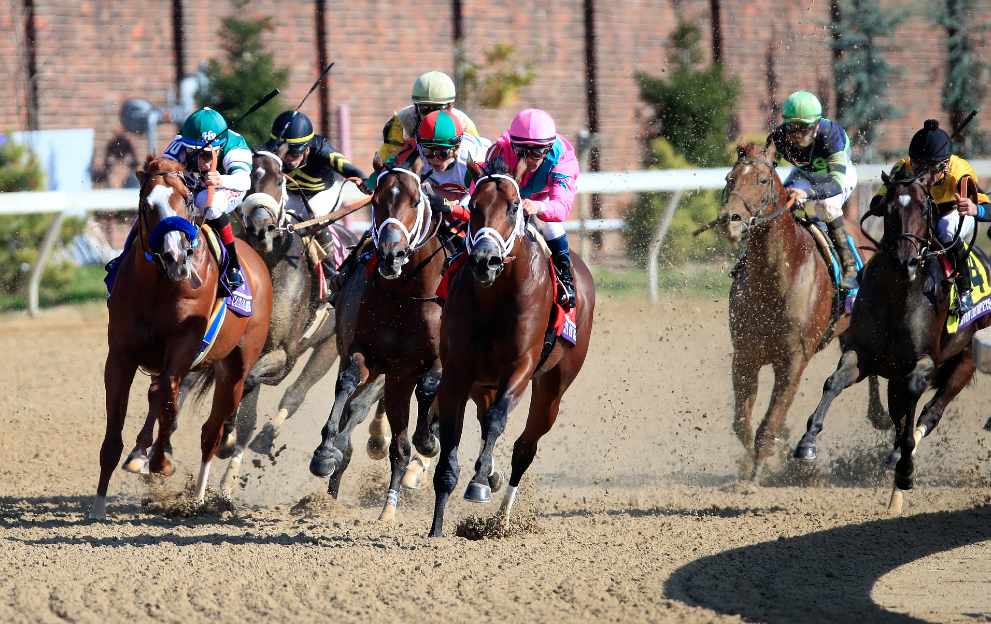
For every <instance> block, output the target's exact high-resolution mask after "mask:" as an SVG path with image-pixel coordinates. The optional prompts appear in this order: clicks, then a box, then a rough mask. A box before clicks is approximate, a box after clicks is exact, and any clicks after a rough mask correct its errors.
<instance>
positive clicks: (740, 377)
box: [733, 349, 760, 461]
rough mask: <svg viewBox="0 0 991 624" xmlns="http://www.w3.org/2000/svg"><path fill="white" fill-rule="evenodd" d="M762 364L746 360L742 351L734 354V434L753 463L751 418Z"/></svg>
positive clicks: (736, 351)
mask: <svg viewBox="0 0 991 624" xmlns="http://www.w3.org/2000/svg"><path fill="white" fill-rule="evenodd" d="M759 372H760V364H758V363H756V362H751V361H748V360H744V359H743V356H742V355H741V354H740V350H739V349H736V350H734V352H733V398H734V405H733V432H734V433H735V434H736V437H737V439H738V440H739V441H740V444H742V445H743V448H744V449H746V451H747V454H748V455H749V457H750V459H751V461H752V460H753V458H754V434H753V429H752V428H751V426H750V418H751V416H752V415H753V411H754V402H755V401H756V400H757V375H758V373H759Z"/></svg>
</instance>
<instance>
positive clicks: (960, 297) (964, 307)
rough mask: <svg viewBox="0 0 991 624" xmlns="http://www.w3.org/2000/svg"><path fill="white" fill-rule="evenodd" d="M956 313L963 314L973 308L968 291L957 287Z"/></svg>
mask: <svg viewBox="0 0 991 624" xmlns="http://www.w3.org/2000/svg"><path fill="white" fill-rule="evenodd" d="M956 308H957V315H960V314H965V313H966V312H968V311H970V310H972V309H973V308H974V301H973V298H972V297H971V294H970V292H969V291H967V292H961V291H960V288H959V287H957V305H956Z"/></svg>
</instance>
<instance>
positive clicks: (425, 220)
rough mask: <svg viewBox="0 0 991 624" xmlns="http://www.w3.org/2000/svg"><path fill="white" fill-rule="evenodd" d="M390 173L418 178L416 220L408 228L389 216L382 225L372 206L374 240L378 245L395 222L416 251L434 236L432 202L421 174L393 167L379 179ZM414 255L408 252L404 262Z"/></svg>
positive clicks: (411, 248) (411, 247)
mask: <svg viewBox="0 0 991 624" xmlns="http://www.w3.org/2000/svg"><path fill="white" fill-rule="evenodd" d="M390 173H403V174H406V175H410V176H413V178H414V179H415V180H416V188H417V190H419V191H420V200H419V202H417V204H416V222H415V223H414V224H413V227H412V228H411V229H407V228H406V225H405V224H404V223H403V222H402V221H400V220H399V219H396V218H394V217H389V218H388V219H386V220H385V221H383V222H382V224H381V225H376V224H375V209H374V207H373V208H372V240H373V241H374V242H375V246H376V247H377V246H378V244H379V237H380V236H381V235H382V230H384V229H385V227H386V226H387V225H389V224H393V225H395V226H396V227H398V228H399V230H400V231H401V232H402V233H403V236H405V237H406V244H407V245H408V246H409V247H410V250H411V252H414V251H416V250H418V249H420V248H421V247H423V246H424V245H425V244H426V243H427V241H428V240H430V239H431V238H432V235H431V234H430V224H431V215H430V202H428V201H427V194H426V193H425V192H424V191H423V187H421V186H420V176H418V175H416V174H415V173H413V172H412V171H410V170H409V169H403V168H402V167H393V168H392V169H388V170H386V171H383V172H382V173H381V174H380V175H379V179H380V180H381V179H382V176H385V175H388V174H390ZM439 224H440V222H439V221H438V225H439ZM434 233H436V232H434ZM412 256H413V254H412V253H408V254H406V259H405V260H404V261H403V264H406V263H407V262H409V260H410V258H411V257H412Z"/></svg>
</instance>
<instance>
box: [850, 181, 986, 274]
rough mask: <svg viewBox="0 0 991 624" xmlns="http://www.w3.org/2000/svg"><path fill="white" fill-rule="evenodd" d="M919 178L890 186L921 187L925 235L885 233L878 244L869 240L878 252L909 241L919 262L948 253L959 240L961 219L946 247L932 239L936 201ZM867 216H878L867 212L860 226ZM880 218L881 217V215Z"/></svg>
mask: <svg viewBox="0 0 991 624" xmlns="http://www.w3.org/2000/svg"><path fill="white" fill-rule="evenodd" d="M919 177H920V176H919V175H915V176H912V177H911V178H903V179H901V180H892V181H891V183H892V185H898V186H905V185H916V184H917V185H919V186H920V187H922V189H923V191H924V192H925V195H926V202H925V204H923V205H922V207H921V212H922V216H923V217H924V219H925V222H926V235H925V236H924V237H923V236H919V235H917V234H912V233H911V232H899V233H897V234H894V235H891V236H889V235H888V234H887V233H885V234H884V236H882V237H881V242H880V243H878V242H876V241H874V240H873V239H870V240H871V242H872V243H874V244H875V245H876V246H877V248H878V249H879V250H886V251H888V252H891V251H892V250H893V249H894V246H895V245H896V244H897V243H898V241H900V240H907V241H910V242H911V243H912V245H913V246H914V247H915V251H916V256H915V257H916V258H918V259H919V260H920V261H921V260H925V259H927V258H934V257H936V256H941V255H944V254H946V253H948V252H949V249H950V247H953V245H955V244H956V242H957V241H958V240H959V239H960V233H961V231H962V230H963V218H961V219H959V222H958V223H957V231H956V234H955V235H954V236H953V241H952V242H950V243H949V244H947V245H943V242H942V241H940V240H939V237H936V238H935V239H934V238H933V230H934V229H935V228H934V227H933V215H934V214H935V213H936V209H937V207H936V201H935V200H934V199H933V198H932V195H931V194H930V193H929V188H928V187H926V185H925V184H924V183H922V182H921V181H920V180H919ZM894 188H895V187H894V186H892V187H891V189H890V190H891V191H893V190H894ZM886 203H887V202H886V201H885V202H884V203H883V204H881V205H879V206H878V207H881V206H882V205H885V204H886ZM869 216H878V215H877V213H876V212H875V211H869V212H868V213H867V214H865V215H864V216H863V217H862V218H861V220H860V221H861V224H863V221H864V219H866V218H867V217H869ZM881 216H882V217H883V215H881ZM862 227H863V225H861V228H862ZM975 233H976V228H975ZM935 247H938V248H937V249H935V251H932V250H933V248H935Z"/></svg>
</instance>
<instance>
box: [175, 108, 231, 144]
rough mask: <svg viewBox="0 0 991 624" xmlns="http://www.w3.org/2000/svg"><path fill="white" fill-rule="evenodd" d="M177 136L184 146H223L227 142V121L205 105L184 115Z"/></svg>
mask: <svg viewBox="0 0 991 624" xmlns="http://www.w3.org/2000/svg"><path fill="white" fill-rule="evenodd" d="M179 136H180V137H181V140H182V144H183V145H185V146H186V147H190V148H197V147H204V146H206V145H211V146H213V147H223V146H224V144H226V143H227V122H226V121H225V120H224V116H223V115H221V114H220V113H218V112H217V111H215V110H213V109H212V108H209V107H205V108H202V109H200V110H198V111H196V112H195V113H193V114H192V115H190V116H189V117H186V121H184V122H183V123H182V130H181V131H180V132H179Z"/></svg>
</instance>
